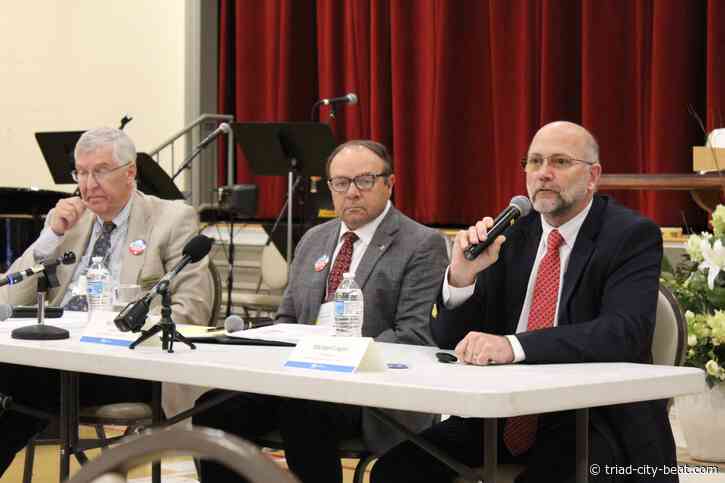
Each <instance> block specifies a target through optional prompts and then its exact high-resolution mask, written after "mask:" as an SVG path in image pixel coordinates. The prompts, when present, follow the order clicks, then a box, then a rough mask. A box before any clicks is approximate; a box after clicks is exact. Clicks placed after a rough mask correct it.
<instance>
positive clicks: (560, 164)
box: [521, 154, 597, 173]
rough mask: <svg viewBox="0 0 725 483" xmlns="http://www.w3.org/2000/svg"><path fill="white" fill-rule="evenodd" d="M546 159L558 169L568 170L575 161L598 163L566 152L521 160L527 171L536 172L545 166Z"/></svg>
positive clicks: (588, 163) (590, 163) (587, 163)
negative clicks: (570, 155) (567, 154)
mask: <svg viewBox="0 0 725 483" xmlns="http://www.w3.org/2000/svg"><path fill="white" fill-rule="evenodd" d="M544 161H546V162H548V163H549V166H551V167H552V168H554V169H555V170H557V171H566V170H567V169H569V168H571V167H572V166H573V165H574V163H584V164H586V165H587V166H591V165H593V164H597V163H596V161H585V160H583V159H575V158H570V157H569V156H566V155H564V154H552V155H551V156H529V157H527V158H523V159H522V160H521V167H523V168H524V171H526V172H527V173H535V172H536V171H538V170H540V169H541V168H543V167H544Z"/></svg>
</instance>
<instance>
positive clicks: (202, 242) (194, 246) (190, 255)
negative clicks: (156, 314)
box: [113, 235, 213, 332]
mask: <svg viewBox="0 0 725 483" xmlns="http://www.w3.org/2000/svg"><path fill="white" fill-rule="evenodd" d="M212 243H213V240H212V239H211V238H209V237H206V236H204V235H197V236H195V237H194V238H192V239H191V240H189V241H188V242H187V243H186V245H184V249H183V250H182V252H181V253H182V254H183V258H182V259H181V261H180V262H179V263H178V264H177V265H176V266H175V267H174V268H173V269H172V270H171V271H170V272H168V273H167V274H166V275H164V276H163V277H162V278H161V280H159V281H158V282H157V283H156V285H154V286H153V287H152V288H151V290H149V291H148V293H147V294H146V295H145V296H143V297H142V298H140V299H139V300H137V301H136V302H133V303H130V304H128V305H127V306H126V307H125V308H124V309H123V310H121V312H120V313H119V314H118V315H117V316H116V318H115V319H113V323H114V324H116V327H118V330H120V331H121V332H128V331H132V332H137V331H139V330H141V328H142V327H143V325H144V323H145V321H146V316H147V315H148V312H149V307H150V306H151V301H152V300H153V298H154V297H155V296H156V295H158V294H160V293H161V292H163V291H165V290H166V289H168V286H169V283H170V282H171V280H172V279H173V278H174V277H175V276H176V275H178V273H179V272H180V271H181V270H182V269H183V268H184V267H185V266H187V265H188V264H189V263H196V262H198V261H199V260H201V259H202V258H204V257H205V256H206V255H207V254H208V253H209V251H210V250H211V246H212Z"/></svg>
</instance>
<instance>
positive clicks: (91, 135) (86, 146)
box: [73, 127, 136, 166]
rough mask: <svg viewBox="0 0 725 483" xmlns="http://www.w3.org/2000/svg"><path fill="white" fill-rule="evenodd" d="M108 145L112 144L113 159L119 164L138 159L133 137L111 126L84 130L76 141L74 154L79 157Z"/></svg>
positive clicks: (76, 157)
mask: <svg viewBox="0 0 725 483" xmlns="http://www.w3.org/2000/svg"><path fill="white" fill-rule="evenodd" d="M106 146H111V153H112V156H113V160H114V161H115V162H116V163H117V164H118V165H119V166H120V165H122V164H126V163H131V162H135V161H136V146H135V145H134V144H133V141H131V138H130V137H128V135H127V134H126V133H125V132H123V131H121V130H120V129H114V128H111V127H99V128H96V129H91V130H90V131H86V132H84V133H83V135H82V136H81V137H80V139H79V140H78V142H77V143H76V148H75V151H74V152H73V156H74V157H75V159H78V157H79V156H82V155H84V154H89V153H94V152H96V151H97V150H98V149H100V148H103V147H106Z"/></svg>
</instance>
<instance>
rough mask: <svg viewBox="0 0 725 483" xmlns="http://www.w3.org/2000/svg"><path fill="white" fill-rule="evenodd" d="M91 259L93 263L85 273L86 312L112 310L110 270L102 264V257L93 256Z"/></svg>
mask: <svg viewBox="0 0 725 483" xmlns="http://www.w3.org/2000/svg"><path fill="white" fill-rule="evenodd" d="M91 260H92V262H93V263H92V264H91V266H90V267H89V268H88V272H87V273H86V279H87V293H88V312H89V313H93V312H94V311H97V310H107V311H110V310H113V305H112V300H111V298H112V293H113V283H112V279H111V272H110V271H109V270H108V269H107V268H106V266H105V265H104V264H103V257H93V258H92V259H91Z"/></svg>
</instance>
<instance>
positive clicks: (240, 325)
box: [0, 306, 274, 333]
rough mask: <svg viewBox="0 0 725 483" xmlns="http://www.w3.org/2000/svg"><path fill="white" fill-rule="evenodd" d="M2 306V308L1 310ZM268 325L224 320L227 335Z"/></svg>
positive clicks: (268, 322)
mask: <svg viewBox="0 0 725 483" xmlns="http://www.w3.org/2000/svg"><path fill="white" fill-rule="evenodd" d="M1 308H2V306H0V309H1ZM268 325H274V320H272V319H263V320H261V321H260V320H258V319H255V320H254V321H253V320H244V319H243V318H242V317H240V316H239V315H236V314H232V315H230V316H229V317H227V318H226V319H224V330H225V331H226V332H227V333H230V332H237V331H239V330H247V329H254V328H256V327H267V326H268Z"/></svg>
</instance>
